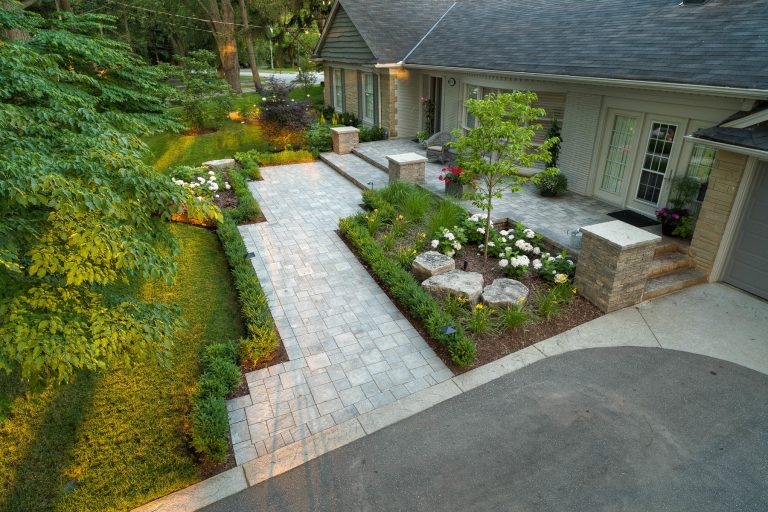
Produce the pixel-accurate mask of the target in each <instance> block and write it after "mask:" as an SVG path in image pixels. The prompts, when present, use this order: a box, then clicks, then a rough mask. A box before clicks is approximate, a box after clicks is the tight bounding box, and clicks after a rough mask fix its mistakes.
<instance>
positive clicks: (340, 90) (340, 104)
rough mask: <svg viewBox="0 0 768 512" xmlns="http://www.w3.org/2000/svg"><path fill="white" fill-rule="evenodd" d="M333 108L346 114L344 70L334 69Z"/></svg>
mask: <svg viewBox="0 0 768 512" xmlns="http://www.w3.org/2000/svg"><path fill="white" fill-rule="evenodd" d="M333 108H334V110H335V111H336V112H344V69H343V68H333Z"/></svg>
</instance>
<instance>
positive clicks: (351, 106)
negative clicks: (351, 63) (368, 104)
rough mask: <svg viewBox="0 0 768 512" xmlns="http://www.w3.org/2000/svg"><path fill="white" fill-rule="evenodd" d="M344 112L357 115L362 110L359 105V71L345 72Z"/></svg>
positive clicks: (349, 70)
mask: <svg viewBox="0 0 768 512" xmlns="http://www.w3.org/2000/svg"><path fill="white" fill-rule="evenodd" d="M344 110H346V111H347V112H352V113H353V114H355V115H358V111H359V110H360V109H359V105H358V104H357V71H355V70H354V69H345V70H344Z"/></svg>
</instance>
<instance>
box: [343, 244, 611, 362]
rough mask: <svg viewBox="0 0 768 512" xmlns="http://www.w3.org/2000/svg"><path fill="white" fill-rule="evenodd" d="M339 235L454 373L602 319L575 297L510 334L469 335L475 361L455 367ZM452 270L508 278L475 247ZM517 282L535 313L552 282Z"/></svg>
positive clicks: (531, 278) (459, 257)
mask: <svg viewBox="0 0 768 512" xmlns="http://www.w3.org/2000/svg"><path fill="white" fill-rule="evenodd" d="M338 233H339V236H341V238H342V239H343V240H344V243H346V244H347V247H349V249H350V250H351V251H352V252H353V253H354V254H355V256H357V258H358V260H359V261H360V263H362V264H363V266H364V267H365V268H366V269H368V271H369V272H370V273H371V275H372V276H373V278H374V280H376V282H377V283H378V284H379V286H381V288H382V289H383V290H384V291H385V292H386V293H387V295H388V296H389V298H390V299H391V300H392V302H393V303H394V304H395V305H396V306H397V308H398V309H399V310H400V312H401V313H402V314H403V316H405V317H406V318H407V319H408V321H409V322H411V325H413V326H414V328H415V329H416V330H417V331H418V332H419V334H421V336H422V337H423V338H424V340H425V341H426V342H427V343H428V344H429V346H430V347H432V349H433V350H434V351H435V353H436V354H437V355H438V356H439V357H440V359H442V360H443V362H444V363H445V364H446V365H447V366H448V367H449V368H450V369H451V371H452V372H453V373H455V374H461V373H465V372H467V371H469V370H472V369H473V368H477V367H478V366H482V365H484V364H486V363H490V362H491V361H495V360H496V359H499V358H501V357H504V356H505V355H507V354H511V353H513V352H517V351H518V350H521V349H524V348H525V347H528V346H530V345H533V344H534V343H537V342H539V341H542V340H545V339H547V338H551V337H552V336H555V335H557V334H560V333H561V332H565V331H567V330H569V329H572V328H574V327H576V326H578V325H581V324H583V323H585V322H589V321H590V320H593V319H595V318H597V317H599V316H602V314H603V313H602V312H601V311H600V310H599V309H597V307H595V306H594V305H593V304H592V303H591V302H589V301H588V300H587V299H585V298H584V297H581V296H580V295H578V294H577V295H575V296H574V299H573V300H572V301H571V302H569V303H568V304H564V305H563V306H562V311H561V312H560V314H558V315H556V316H553V317H551V318H549V319H544V318H537V319H536V320H535V321H534V322H532V323H531V324H529V325H526V326H524V327H521V328H517V329H514V330H512V331H506V332H498V331H496V330H494V329H489V330H487V331H486V332H484V333H482V334H478V335H473V338H474V339H475V342H476V343H477V358H476V359H475V362H474V363H473V364H472V365H471V366H458V365H456V364H455V363H454V362H453V361H451V356H450V354H449V353H448V350H447V348H446V347H445V346H444V345H443V344H441V343H439V342H438V341H436V340H434V339H433V338H431V337H430V336H429V334H428V332H427V329H426V327H425V326H424V323H423V322H422V321H421V320H420V319H418V318H415V317H414V316H413V315H411V314H410V312H409V311H408V310H407V309H406V308H405V307H403V306H402V305H401V304H400V303H399V302H398V301H397V300H396V299H395V297H394V296H393V295H392V294H391V293H390V292H389V289H388V288H387V286H386V284H384V283H382V282H381V281H380V280H379V279H378V277H377V276H376V275H375V274H373V272H371V269H370V267H368V265H367V264H366V263H365V262H364V261H363V260H362V259H361V258H360V255H359V254H358V253H357V250H356V249H355V247H354V246H353V245H352V244H351V243H349V241H348V240H347V239H346V238H344V237H343V236H342V235H341V233H340V232H338ZM455 259H456V268H457V269H463V267H464V262H466V263H467V271H469V272H480V273H481V274H483V278H484V281H485V284H486V285H488V284H491V283H492V282H493V281H494V279H499V278H505V277H508V276H506V275H505V274H504V272H502V270H501V267H499V266H498V259H496V258H488V262H487V263H486V262H485V261H484V258H483V255H482V254H480V253H478V248H477V247H476V246H471V245H470V246H467V247H466V250H464V251H463V252H462V253H460V254H459V255H457V256H456V258H455ZM519 281H520V282H522V283H523V284H525V286H527V287H528V289H529V290H530V291H531V293H530V296H529V298H528V307H529V310H530V311H536V309H537V302H536V295H537V293H542V294H543V293H545V292H546V291H547V290H549V289H550V288H551V287H552V286H553V285H552V283H550V282H548V281H545V280H544V279H542V278H541V277H539V276H538V275H536V274H531V275H528V276H526V277H523V278H520V279H519Z"/></svg>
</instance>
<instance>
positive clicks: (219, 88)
mask: <svg viewBox="0 0 768 512" xmlns="http://www.w3.org/2000/svg"><path fill="white" fill-rule="evenodd" d="M178 61H179V65H178V66H172V67H169V68H168V69H169V70H170V71H169V75H170V76H171V78H172V79H175V80H176V81H177V82H178V84H179V88H178V89H177V91H176V94H175V96H174V100H173V101H174V103H175V104H177V105H180V106H181V108H182V112H181V118H182V120H183V121H184V124H185V125H186V127H187V128H188V129H190V130H200V129H205V128H208V129H216V128H219V127H221V125H222V124H223V122H224V119H225V117H226V115H227V112H229V111H230V110H231V108H232V98H231V96H230V92H231V90H230V88H229V85H228V84H227V82H225V81H224V80H222V79H221V78H220V77H219V72H218V71H217V69H216V56H215V55H214V54H213V53H211V52H209V51H208V50H197V51H194V52H190V53H189V54H188V55H187V56H186V57H178Z"/></svg>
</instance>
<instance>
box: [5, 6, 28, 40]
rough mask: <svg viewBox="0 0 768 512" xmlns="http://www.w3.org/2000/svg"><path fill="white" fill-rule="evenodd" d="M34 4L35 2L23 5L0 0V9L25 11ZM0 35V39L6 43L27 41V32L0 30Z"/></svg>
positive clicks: (12, 29)
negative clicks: (2, 38)
mask: <svg viewBox="0 0 768 512" xmlns="http://www.w3.org/2000/svg"><path fill="white" fill-rule="evenodd" d="M34 3H35V2H25V3H24V4H17V3H16V2H11V1H10V0H0V8H1V9H9V10H10V9H19V8H22V9H26V8H27V7H29V6H31V5H33V4H34ZM0 35H2V37H4V38H5V39H7V40H8V41H29V32H27V31H26V30H20V29H17V28H11V29H1V30H0Z"/></svg>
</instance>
